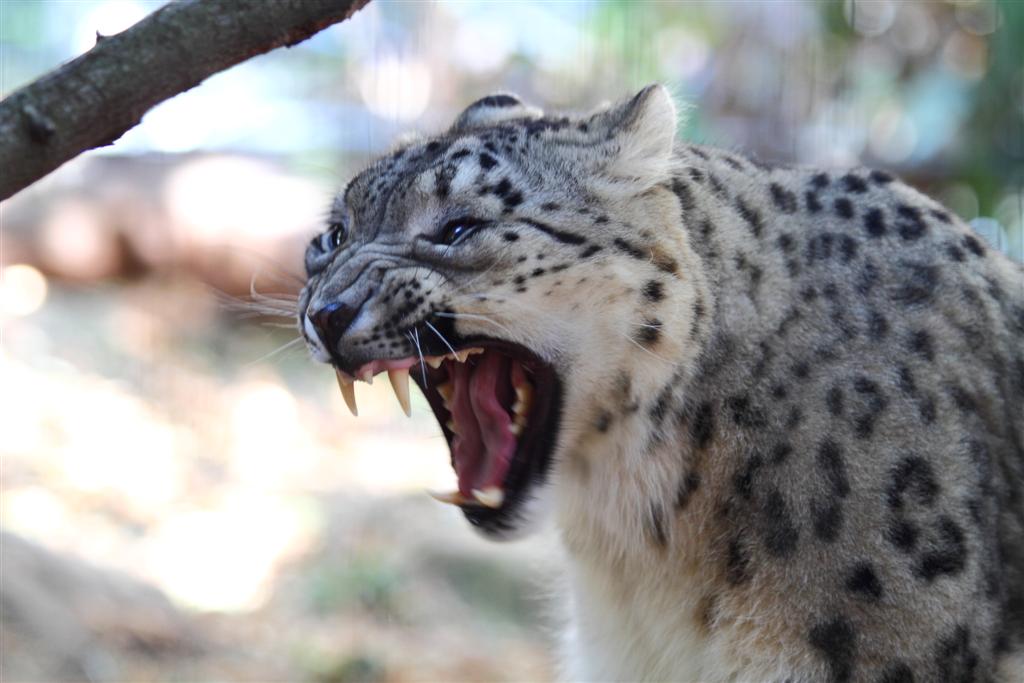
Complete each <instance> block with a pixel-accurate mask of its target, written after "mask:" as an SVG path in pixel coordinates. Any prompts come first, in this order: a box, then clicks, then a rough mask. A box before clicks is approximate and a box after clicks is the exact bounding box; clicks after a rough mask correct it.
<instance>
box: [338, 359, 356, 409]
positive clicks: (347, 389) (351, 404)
mask: <svg viewBox="0 0 1024 683" xmlns="http://www.w3.org/2000/svg"><path fill="white" fill-rule="evenodd" d="M334 374H335V375H337V376H338V388H339V389H341V397H342V398H343V399H345V405H347V406H348V410H349V412H350V413H352V417H359V409H358V408H356V388H355V386H354V385H353V384H352V380H351V379H350V378H349V377H348V376H347V375H345V374H343V373H342V372H341V370H338V369H337V368H335V370H334Z"/></svg>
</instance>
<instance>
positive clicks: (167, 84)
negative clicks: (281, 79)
mask: <svg viewBox="0 0 1024 683" xmlns="http://www.w3.org/2000/svg"><path fill="white" fill-rule="evenodd" d="M367 2H369V0H179V1H178V2H171V3H170V4H168V5H166V6H164V7H162V8H160V9H159V10H157V11H156V12H154V13H153V14H151V15H150V16H148V17H146V18H145V19H143V20H142V21H140V22H139V23H138V24H136V25H135V26H132V27H131V28H129V29H128V30H126V31H123V32H122V33H118V34H117V35H114V36H110V37H102V36H100V35H98V34H97V36H96V38H97V40H96V45H95V47H93V48H92V49H91V50H89V51H88V52H86V53H85V54H84V55H82V56H80V57H77V58H76V59H74V60H72V61H70V62H68V63H67V64H65V65H63V66H61V67H59V68H57V69H55V70H53V71H51V72H50V73H48V74H46V75H45V76H42V77H40V78H39V79H37V80H35V81H33V82H32V83H29V84H28V85H26V86H25V87H23V88H21V89H20V90H17V91H15V92H13V93H11V94H10V95H9V96H8V97H6V98H4V99H3V100H2V101H0V199H6V198H7V197H10V196H11V195H12V194H14V193H15V192H18V191H19V190H21V189H22V188H24V187H26V186H28V185H30V184H31V183H33V182H35V181H36V180H38V179H39V178H42V177H43V176H45V175H46V174H47V173H49V172H51V171H53V170H54V169H55V168H57V167H58V166H60V165H61V164H63V163H64V162H65V161H68V160H69V159H72V158H74V157H76V156H78V155H79V154H81V153H82V152H84V151H85V150H87V149H92V148H94V147H101V146H103V145H109V144H112V143H113V142H114V141H115V140H117V139H118V138H119V137H121V136H122V135H123V134H124V133H125V132H126V131H127V130H129V129H130V128H132V127H133V126H135V125H136V124H138V123H139V121H140V120H142V115H143V114H145V113H146V112H147V111H149V109H151V108H152V107H154V106H155V105H157V104H159V103H160V102H162V101H164V100H166V99H168V98H170V97H173V96H174V95H177V94H178V93H181V92H184V91H186V90H188V89H189V88H192V87H194V86H196V85H198V84H199V83H201V82H202V81H203V80H204V79H205V78H207V77H208V76H211V75H212V74H215V73H217V72H218V71H222V70H224V69H226V68H228V67H230V66H234V65H235V64H237V63H239V62H242V61H245V60H246V59H249V58H250V57H253V56H255V55H258V54H262V53H264V52H268V51H269V50H272V49H274V48H276V47H280V46H282V45H285V46H288V47H291V46H292V45H295V44H296V43H299V42H301V41H303V40H305V39H306V38H308V37H310V36H311V35H313V34H314V33H317V32H318V31H320V30H321V29H324V28H327V27H328V26H330V25H331V24H335V23H337V22H339V21H342V20H344V19H347V18H348V17H349V16H351V15H352V14H353V13H354V12H356V11H357V10H359V9H360V8H362V7H363V6H364V5H365V4H366V3H367Z"/></svg>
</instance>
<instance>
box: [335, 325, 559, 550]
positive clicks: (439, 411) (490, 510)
mask: <svg viewBox="0 0 1024 683" xmlns="http://www.w3.org/2000/svg"><path fill="white" fill-rule="evenodd" d="M385 371H386V372H387V373H388V378H389V379H390V381H391V385H392V387H393V388H394V391H395V395H396V396H397V397H398V401H399V403H400V404H401V406H402V409H403V410H404V411H405V413H406V414H407V415H408V414H410V403H409V378H410V377H412V379H413V381H414V382H416V384H417V385H418V386H419V388H420V390H421V391H422V392H423V395H424V396H425V397H426V399H427V402H428V403H429V404H430V408H431V410H433V412H434V416H435V417H436V418H437V421H438V423H439V424H440V425H441V430H442V432H443V433H444V436H445V439H446V440H447V441H448V448H449V450H450V452H451V463H452V467H453V469H454V470H455V474H456V476H457V478H458V488H457V489H456V490H454V491H451V492H448V493H432V494H431V495H433V496H434V497H435V498H437V499H438V500H440V501H442V502H445V503H451V504H453V505H458V506H460V507H461V508H462V510H463V512H464V513H465V515H466V517H467V519H469V521H470V522H471V523H472V524H475V525H477V526H480V527H483V528H484V529H486V530H495V531H500V530H502V529H507V528H510V526H511V524H510V522H511V519H512V518H513V517H514V516H515V514H516V511H517V510H518V509H519V508H520V507H521V506H522V504H523V503H524V502H525V501H526V500H528V498H529V496H530V489H531V488H533V487H534V486H535V485H537V484H540V483H542V482H543V481H544V479H545V478H546V476H547V473H548V469H549V467H550V462H551V451H552V450H553V449H554V446H555V439H556V437H557V434H558V427H559V419H560V411H561V386H560V382H559V379H558V375H557V373H556V372H555V370H554V368H552V367H551V366H550V365H549V364H547V363H545V362H543V361H542V360H540V359H539V358H538V357H537V356H536V355H535V354H534V353H532V352H531V351H530V350H529V349H527V348H525V347H523V346H520V345H518V344H512V343H510V342H505V341H501V340H494V339H477V340H473V341H472V342H470V343H466V344H464V345H461V346H459V347H457V348H455V349H454V350H453V351H452V352H450V353H448V354H446V355H443V356H424V357H423V358H422V359H420V358H418V357H417V358H400V359H392V360H374V361H371V362H369V363H366V364H364V365H363V366H361V367H360V368H358V369H357V370H356V371H355V373H354V374H355V377H354V378H353V377H352V376H349V375H347V374H345V373H343V372H341V371H340V370H338V371H337V373H338V384H339V386H340V387H341V391H342V395H343V396H344V398H345V402H346V404H348V406H349V409H350V410H352V412H353V414H355V412H356V404H355V391H354V386H353V381H354V379H362V380H364V381H370V380H372V378H373V376H374V375H376V374H378V373H381V372H385Z"/></svg>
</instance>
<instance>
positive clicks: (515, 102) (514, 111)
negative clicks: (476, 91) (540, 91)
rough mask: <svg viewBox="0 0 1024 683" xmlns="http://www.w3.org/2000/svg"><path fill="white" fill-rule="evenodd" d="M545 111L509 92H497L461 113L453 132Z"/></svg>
mask: <svg viewBox="0 0 1024 683" xmlns="http://www.w3.org/2000/svg"><path fill="white" fill-rule="evenodd" d="M543 115H544V113H543V112H542V111H541V110H540V109H537V108H536V107H529V106H527V105H525V104H523V102H522V101H521V100H520V99H519V98H518V97H516V96H515V95H511V94H509V93H497V94H495V95H488V96H487V97H482V98H480V99H479V100H477V101H476V102H474V103H473V104H471V105H469V106H468V107H466V109H465V110H464V111H463V112H462V113H461V114H459V118H457V119H455V123H454V124H452V128H451V132H453V133H458V132H461V131H464V130H469V129H471V128H480V127H482V126H493V125H494V124H496V123H500V122H502V121H509V120H511V119H536V118H540V117H541V116H543Z"/></svg>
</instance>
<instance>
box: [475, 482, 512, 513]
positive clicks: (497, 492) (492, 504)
mask: <svg viewBox="0 0 1024 683" xmlns="http://www.w3.org/2000/svg"><path fill="white" fill-rule="evenodd" d="M473 497H474V498H476V499H477V501H478V502H479V503H481V504H482V505H484V506H485V507H489V508H500V507H501V504H502V503H503V502H505V492H504V491H502V490H501V489H500V488H498V487H497V486H488V487H487V488H485V489H484V490H482V491H478V490H477V489H473Z"/></svg>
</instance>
